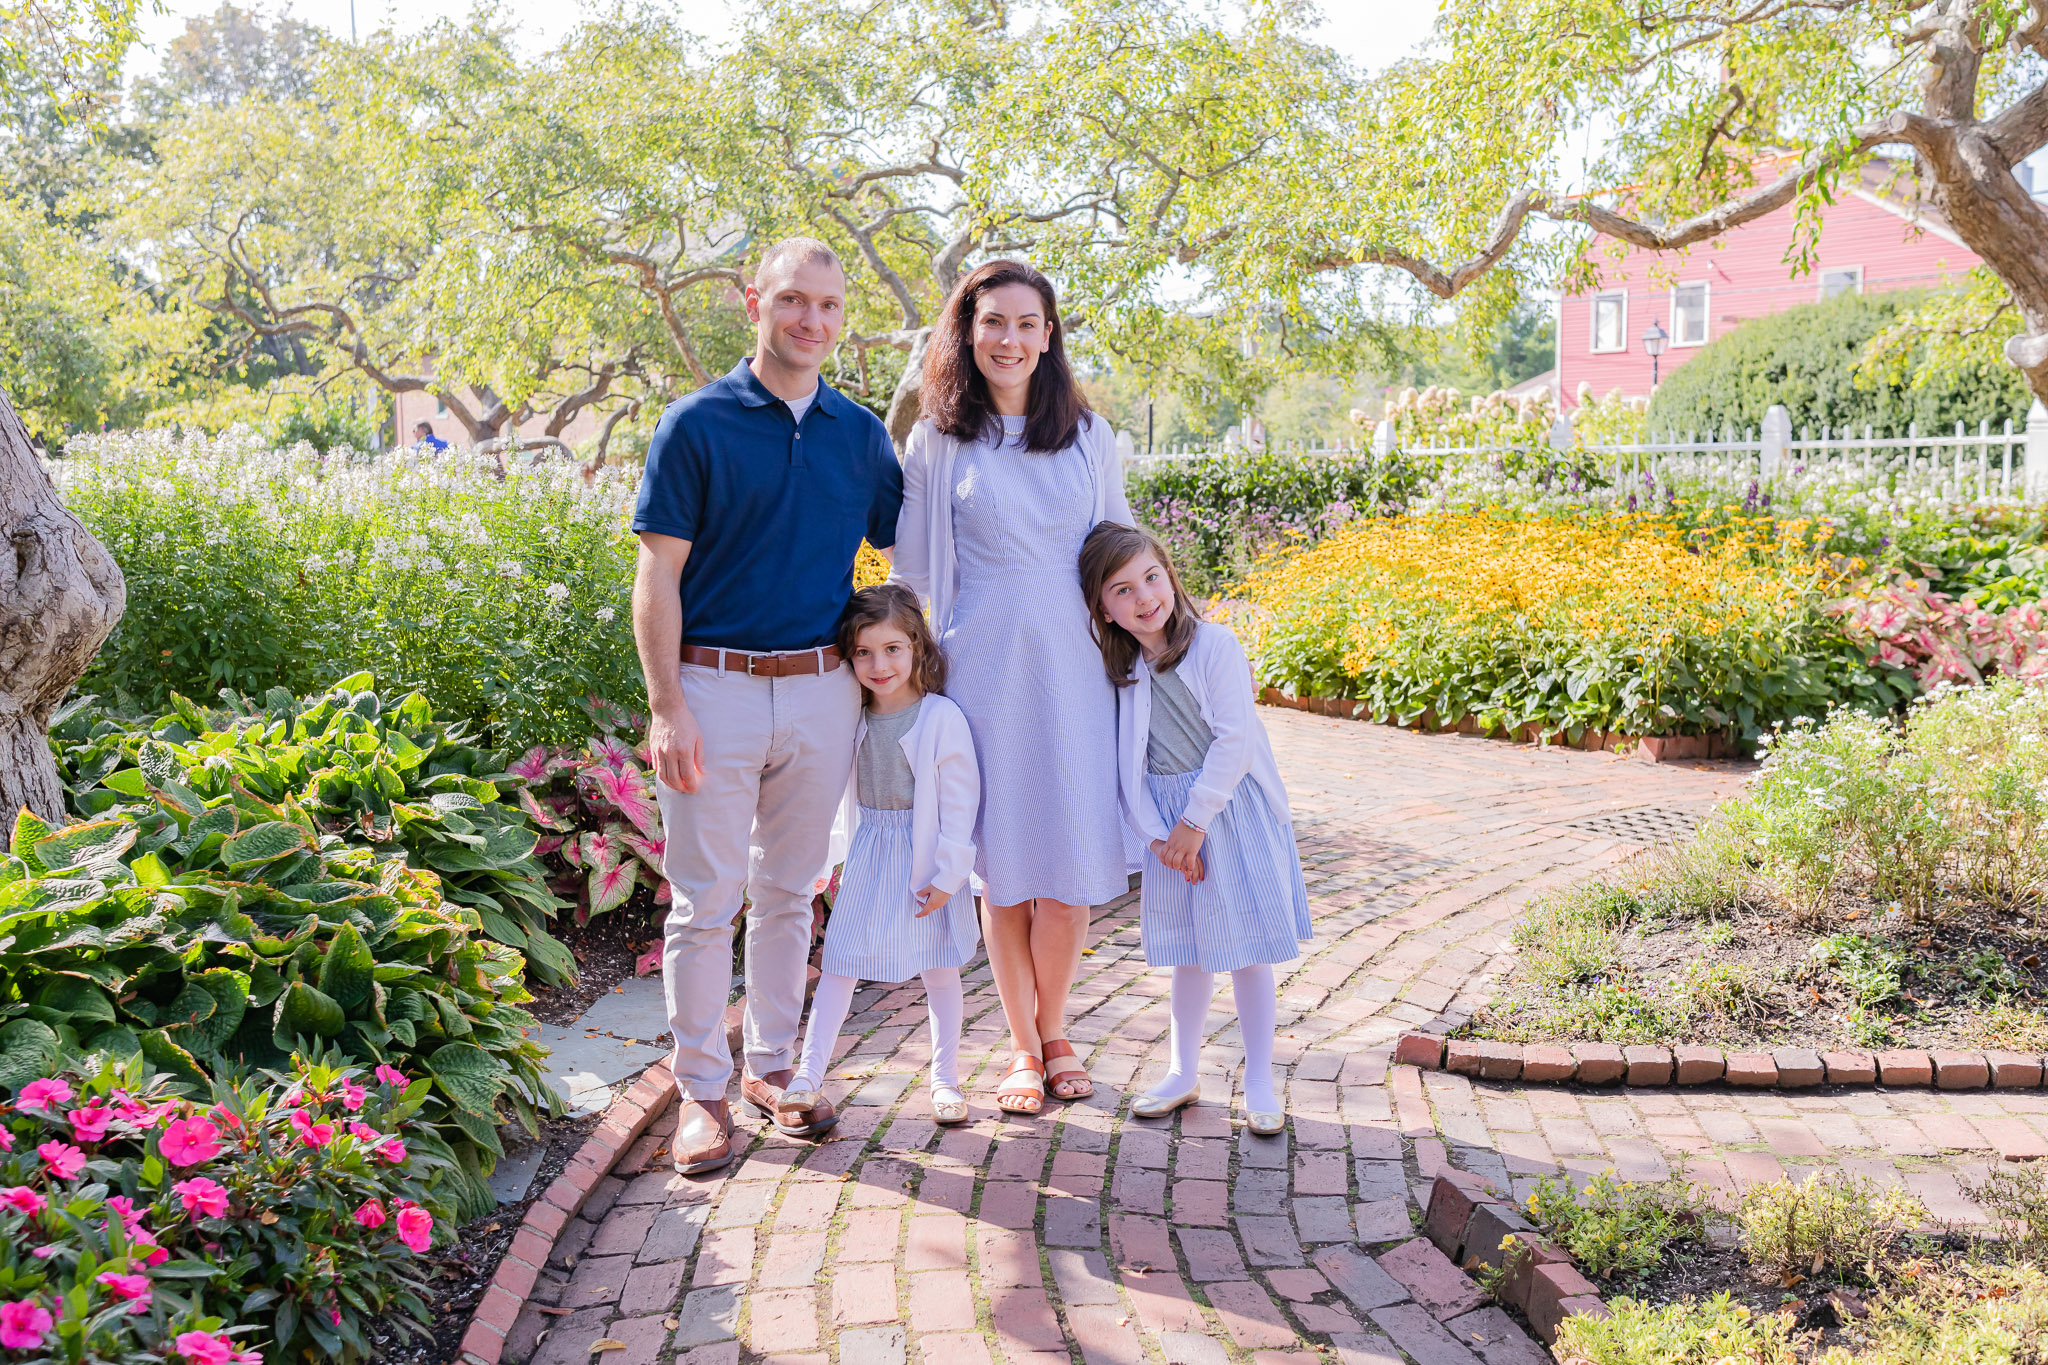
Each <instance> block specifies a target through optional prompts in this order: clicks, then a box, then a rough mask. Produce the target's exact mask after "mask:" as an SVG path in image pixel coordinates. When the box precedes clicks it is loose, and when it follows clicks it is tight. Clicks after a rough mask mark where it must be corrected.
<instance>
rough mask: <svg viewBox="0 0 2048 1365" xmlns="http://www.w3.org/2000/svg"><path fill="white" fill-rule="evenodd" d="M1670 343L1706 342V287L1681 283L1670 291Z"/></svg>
mask: <svg viewBox="0 0 2048 1365" xmlns="http://www.w3.org/2000/svg"><path fill="white" fill-rule="evenodd" d="M1671 344H1672V345H1674V346H1704V345H1706V344H1707V287H1706V286H1705V285H1703V284H1681V285H1679V286H1678V287H1677V288H1676V289H1673V290H1672V291H1671Z"/></svg>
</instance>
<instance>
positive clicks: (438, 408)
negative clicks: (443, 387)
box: [434, 393, 448, 417]
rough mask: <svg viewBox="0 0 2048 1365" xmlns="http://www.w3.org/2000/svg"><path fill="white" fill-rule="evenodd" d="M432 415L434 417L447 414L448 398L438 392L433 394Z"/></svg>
mask: <svg viewBox="0 0 2048 1365" xmlns="http://www.w3.org/2000/svg"><path fill="white" fill-rule="evenodd" d="M434 415H435V416H436V417H446V416H447V415H448V400H447V399H446V398H443V397H442V396H441V395H440V394H438V393H437V394H435V395H434Z"/></svg>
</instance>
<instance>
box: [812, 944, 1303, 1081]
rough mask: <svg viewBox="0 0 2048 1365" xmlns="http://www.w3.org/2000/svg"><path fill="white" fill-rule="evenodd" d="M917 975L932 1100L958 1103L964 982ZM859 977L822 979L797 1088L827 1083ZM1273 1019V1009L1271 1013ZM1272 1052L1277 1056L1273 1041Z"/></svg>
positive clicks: (951, 970)
mask: <svg viewBox="0 0 2048 1365" xmlns="http://www.w3.org/2000/svg"><path fill="white" fill-rule="evenodd" d="M918 975H919V976H920V977H922V978H923V980H924V1003H925V1009H926V1011H927V1012H928V1013H929V1014H930V1015H931V1023H932V1098H933V1099H937V1100H945V1099H950V1100H954V1101H956V1102H957V1101H959V1100H961V1099H963V1098H964V1096H962V1095H961V1093H960V1024H961V1020H962V1018H963V1017H964V1016H965V1014H966V1013H967V1002H966V995H965V993H964V991H963V990H962V988H961V985H960V969H959V968H958V967H928V968H926V969H925V970H924V971H922V972H919V973H918ZM859 984H860V981H859V980H858V979H857V978H855V977H851V976H834V975H833V974H832V973H830V972H827V973H825V974H824V975H823V976H820V977H819V978H818V989H817V992H816V993H815V994H813V995H812V996H811V1027H810V1032H808V1033H806V1034H805V1035H804V1050H803V1055H802V1056H800V1057H799V1058H798V1059H797V1064H796V1078H795V1079H794V1080H792V1081H791V1082H790V1083H789V1086H790V1089H792V1090H816V1089H818V1088H819V1087H820V1086H821V1085H823V1084H824V1082H825V1068H826V1067H827V1066H829V1065H831V1063H832V1045H833V1044H834V1043H836V1042H838V1041H839V1030H840V1028H841V1026H843V1025H844V1024H845V1023H846V1012H847V1010H848V1009H850V1008H852V1005H853V991H854V987H856V986H858V985H859ZM1268 1017H1270V1011H1269V1016H1268ZM1266 1051H1267V1055H1268V1056H1270V1055H1271V1054H1272V1047H1271V1045H1270V1043H1269V1044H1268V1046H1267V1049H1266Z"/></svg>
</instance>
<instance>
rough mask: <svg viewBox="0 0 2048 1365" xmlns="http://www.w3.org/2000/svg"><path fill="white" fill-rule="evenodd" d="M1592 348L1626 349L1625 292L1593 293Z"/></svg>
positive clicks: (1626, 308) (1607, 349) (1626, 316)
mask: <svg viewBox="0 0 2048 1365" xmlns="http://www.w3.org/2000/svg"><path fill="white" fill-rule="evenodd" d="M1593 349H1594V350H1595V351H1626V350H1627V349H1628V295H1627V294H1624V293H1613V294H1595V295H1594V296H1593Z"/></svg>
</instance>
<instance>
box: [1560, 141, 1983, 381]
mask: <svg viewBox="0 0 2048 1365" xmlns="http://www.w3.org/2000/svg"><path fill="white" fill-rule="evenodd" d="M1888 178H1889V172H1888V170H1887V169H1886V168H1884V167H1883V166H1881V165H1875V164H1874V165H1872V166H1871V167H1869V168H1868V169H1867V170H1866V172H1865V175H1864V180H1863V183H1862V184H1860V185H1858V186H1856V187H1855V188H1853V189H1850V190H1848V191H1846V192H1845V193H1843V194H1841V195H1840V197H1839V198H1838V199H1837V201H1836V203H1835V204H1834V205H1833V207H1831V208H1829V209H1828V210H1827V214H1826V217H1825V218H1824V220H1823V223H1824V226H1823V227H1822V230H1821V236H1820V246H1819V250H1818V252H1817V253H1816V256H1815V259H1814V261H1813V266H1812V269H1811V271H1810V272H1809V273H1806V274H1802V275H1794V274H1793V273H1792V265H1791V264H1790V263H1789V262H1788V261H1787V260H1786V250H1787V248H1788V247H1790V246H1791V244H1792V236H1793V211H1792V209H1791V208H1790V207H1789V206H1788V207H1785V208H1781V209H1779V210H1778V211H1776V212H1775V213H1770V214H1766V215H1765V216H1764V217H1762V218H1759V219H1757V220H1756V221H1754V222H1751V223H1747V224H1745V225H1743V226H1742V227H1739V228H1736V229H1734V230H1733V231H1731V232H1728V233H1725V234H1723V235H1722V236H1721V237H1719V238H1718V239H1715V240H1713V241H1709V242H1702V243H1700V244H1699V245H1698V246H1695V247H1693V248H1691V249H1690V250H1689V251H1682V252H1678V251H1674V252H1652V251H1642V250H1639V249H1636V248H1633V247H1631V248H1628V249H1627V251H1626V254H1624V255H1622V256H1620V257H1613V256H1610V255H1609V254H1608V252H1609V251H1611V250H1612V249H1613V247H1614V243H1613V242H1612V240H1611V239H1608V238H1605V237H1602V238H1599V239H1597V240H1596V241H1595V242H1594V244H1593V248H1592V256H1593V260H1594V262H1595V264H1596V265H1597V267H1598V269H1599V283H1598V284H1597V285H1596V286H1595V287H1594V288H1592V289H1589V290H1587V291H1585V292H1583V293H1576V294H1564V295H1561V296H1560V297H1559V299H1558V304H1557V309H1558V314H1557V317H1558V328H1557V375H1558V389H1559V391H1560V392H1561V393H1562V395H1563V398H1564V403H1565V406H1566V409H1567V410H1569V409H1571V408H1573V407H1576V406H1577V405H1578V391H1579V385H1580V384H1581V383H1586V384H1590V385H1591V386H1592V392H1593V394H1594V395H1595V396H1597V397H1605V396H1606V395H1607V394H1608V393H1610V392H1612V391H1614V390H1616V389H1619V390H1620V391H1621V392H1622V393H1623V394H1624V395H1627V396H1630V397H1647V396H1648V394H1649V392H1650V374H1651V366H1650V357H1649V356H1648V355H1647V354H1645V353H1644V350H1643V333H1645V332H1647V331H1648V330H1649V329H1650V324H1651V323H1652V322H1655V323H1657V324H1658V325H1659V326H1661V327H1662V328H1663V329H1664V331H1665V332H1666V333H1667V334H1668V335H1669V337H1670V341H1669V342H1668V343H1667V345H1666V347H1665V350H1664V354H1663V356H1662V358H1661V359H1660V361H1659V362H1658V366H1659V370H1660V372H1661V375H1662V376H1669V375H1670V374H1671V372H1672V371H1673V370H1676V369H1677V368H1678V367H1679V366H1680V365H1683V364H1684V363H1685V362H1686V361H1687V360H1689V359H1691V358H1692V356H1693V355H1694V354H1695V353H1696V352H1697V351H1698V350H1699V348H1700V347H1702V346H1704V345H1706V344H1707V343H1708V342H1709V341H1712V340H1713V339H1714V338H1716V337H1718V336H1722V335H1724V334H1725V333H1727V332H1730V331H1732V330H1734V329H1735V328H1736V327H1739V326H1741V325H1742V324H1743V323H1744V322H1745V321H1747V320H1748V319H1750V318H1755V317H1763V316H1765V315H1766V314H1770V313H1782V312H1784V311H1785V310H1786V309H1787V308H1791V307H1793V306H1794V305H1796V304H1801V303H1813V302H1815V301H1817V300H1819V299H1824V298H1832V297H1833V296H1835V295H1836V294H1840V293H1850V292H1863V291H1870V292H1877V291H1880V290H1888V289H1911V288H1918V287H1926V286H1935V285H1939V284H1941V283H1942V281H1943V280H1944V279H1945V278H1946V277H1949V276H1954V275H1960V274H1961V273H1962V272H1963V271H1965V270H1968V269H1969V268H1970V267H1971V266H1974V265H1976V264H1977V263H1978V258H1977V254H1976V253H1975V252H1973V251H1971V250H1970V249H1969V248H1968V247H1966V246H1964V245H1963V243H1962V239H1961V238H1959V237H1957V236H1956V235H1955V233H1954V232H1953V231H1951V230H1950V228H1949V226H1948V225H1947V223H1945V222H1944V221H1943V220H1942V219H1941V217H1940V215H1939V214H1938V213H1937V212H1936V211H1935V210H1934V209H1933V208H1932V206H1930V205H1925V204H1915V203H1913V202H1911V201H1910V198H1909V196H1910V190H1911V187H1910V184H1904V185H1901V186H1893V187H1890V188H1887V185H1886V181H1887V180H1888Z"/></svg>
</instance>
